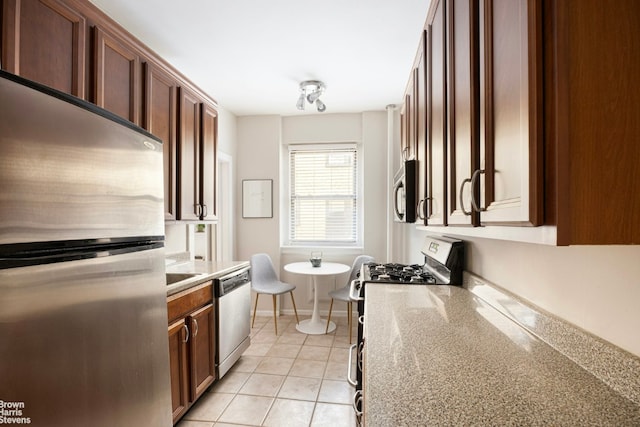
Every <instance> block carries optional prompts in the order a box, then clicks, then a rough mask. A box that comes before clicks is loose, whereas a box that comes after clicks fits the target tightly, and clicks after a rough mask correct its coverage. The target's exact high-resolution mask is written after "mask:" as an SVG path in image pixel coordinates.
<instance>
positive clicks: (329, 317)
mask: <svg viewBox="0 0 640 427" xmlns="http://www.w3.org/2000/svg"><path fill="white" fill-rule="evenodd" d="M332 309H333V298H331V304H329V315H328V316H327V327H326V328H325V330H324V333H325V334H326V333H328V332H329V322H331V310H332Z"/></svg>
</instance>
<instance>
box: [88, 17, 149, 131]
mask: <svg viewBox="0 0 640 427" xmlns="http://www.w3.org/2000/svg"><path fill="white" fill-rule="evenodd" d="M93 44H94V50H93V71H94V75H93V88H94V98H95V99H94V103H95V104H96V105H98V106H100V107H102V108H105V109H107V110H109V111H111V112H112V113H115V114H117V115H118V116H120V117H122V118H124V119H127V120H129V121H131V122H133V123H135V124H137V125H140V56H139V55H138V54H137V53H136V52H135V51H134V50H133V49H132V47H131V46H129V45H128V44H126V43H125V42H124V41H122V40H119V39H118V38H117V37H116V36H114V35H111V34H109V33H108V32H107V31H106V30H105V29H103V28H101V27H99V26H95V27H93Z"/></svg>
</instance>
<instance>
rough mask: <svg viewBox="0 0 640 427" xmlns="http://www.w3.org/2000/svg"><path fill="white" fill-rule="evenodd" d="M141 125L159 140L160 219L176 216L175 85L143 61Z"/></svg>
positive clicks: (158, 70) (153, 66)
mask: <svg viewBox="0 0 640 427" xmlns="http://www.w3.org/2000/svg"><path fill="white" fill-rule="evenodd" d="M144 74H145V84H144V88H145V91H144V94H145V101H144V106H145V109H144V128H145V129H147V130H148V131H149V132H151V133H152V134H154V135H155V136H157V137H158V138H160V139H161V140H162V150H163V151H162V153H163V157H164V219H165V220H175V219H176V154H177V153H176V107H177V105H176V89H177V84H176V81H175V79H174V78H173V77H171V76H170V75H169V74H167V73H166V72H164V71H162V70H161V69H160V68H159V67H156V66H155V65H152V64H150V63H148V62H147V63H145V64H144Z"/></svg>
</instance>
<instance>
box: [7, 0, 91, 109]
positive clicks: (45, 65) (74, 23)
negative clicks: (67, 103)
mask: <svg viewBox="0 0 640 427" xmlns="http://www.w3.org/2000/svg"><path fill="white" fill-rule="evenodd" d="M1 17H2V68H3V69H4V70H6V71H9V72H10V73H14V74H17V75H19V76H22V77H25V78H27V79H30V80H33V81H36V82H38V83H42V84H44V85H46V86H49V87H52V88H54V89H57V90H60V91H62V92H65V93H68V94H71V95H75V96H77V97H79V98H84V97H85V53H86V47H85V41H86V33H87V26H86V21H85V18H84V17H83V16H82V14H80V13H79V12H77V11H75V10H73V9H72V8H70V7H69V6H67V5H65V4H64V3H63V2H60V1H56V0H3V1H2V15H1Z"/></svg>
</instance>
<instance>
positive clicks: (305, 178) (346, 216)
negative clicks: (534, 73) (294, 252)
mask: <svg viewBox="0 0 640 427" xmlns="http://www.w3.org/2000/svg"><path fill="white" fill-rule="evenodd" d="M357 168H358V156H357V150H356V147H355V145H345V146H341V147H336V146H331V148H318V147H317V146H316V147H314V148H310V147H304V146H298V147H294V146H291V147H290V149H289V171H290V177H289V178H290V181H289V184H290V197H291V199H290V203H291V205H290V218H289V242H290V244H293V245H297V244H300V245H304V244H315V245H323V244H324V245H330V244H337V245H351V244H355V243H356V242H357V241H358V235H357V234H358V227H357V224H358V169H357Z"/></svg>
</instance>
